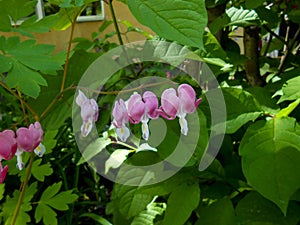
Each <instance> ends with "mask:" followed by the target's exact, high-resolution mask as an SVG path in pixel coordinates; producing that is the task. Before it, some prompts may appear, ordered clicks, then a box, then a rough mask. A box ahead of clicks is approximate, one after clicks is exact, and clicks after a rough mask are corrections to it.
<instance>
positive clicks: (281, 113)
mask: <svg viewBox="0 0 300 225" xmlns="http://www.w3.org/2000/svg"><path fill="white" fill-rule="evenodd" d="M299 104H300V98H299V99H297V100H296V101H294V102H292V103H291V104H289V105H288V106H287V107H286V108H284V109H282V110H280V111H279V112H278V113H277V114H276V118H281V117H287V116H288V115H290V113H291V112H293V111H294V109H296V108H297V106H298V105H299Z"/></svg>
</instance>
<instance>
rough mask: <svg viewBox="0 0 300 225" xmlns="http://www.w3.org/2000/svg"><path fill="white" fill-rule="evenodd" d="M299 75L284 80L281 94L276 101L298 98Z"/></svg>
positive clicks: (299, 95) (299, 94)
mask: <svg viewBox="0 0 300 225" xmlns="http://www.w3.org/2000/svg"><path fill="white" fill-rule="evenodd" d="M299 87H300V76H298V77H295V78H292V79H290V80H288V81H287V82H286V84H284V85H283V87H282V92H283V94H282V96H281V98H280V99H279V101H278V103H280V102H283V101H287V100H296V99H299V98H300V90H299Z"/></svg>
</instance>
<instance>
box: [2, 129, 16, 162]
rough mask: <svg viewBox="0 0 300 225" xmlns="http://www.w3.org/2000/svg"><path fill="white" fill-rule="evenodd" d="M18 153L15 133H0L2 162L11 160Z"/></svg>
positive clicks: (8, 131) (10, 131)
mask: <svg viewBox="0 0 300 225" xmlns="http://www.w3.org/2000/svg"><path fill="white" fill-rule="evenodd" d="M16 151H17V141H16V139H15V133H14V132H13V131H12V130H4V131H2V132H0V161H1V160H2V159H5V160H10V159H12V158H13V157H14V155H15V153H16Z"/></svg>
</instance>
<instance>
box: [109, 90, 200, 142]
mask: <svg viewBox="0 0 300 225" xmlns="http://www.w3.org/2000/svg"><path fill="white" fill-rule="evenodd" d="M200 102H201V98H200V99H197V98H196V93H195V90H194V89H193V88H192V87H191V86H190V85H188V84H181V85H179V87H178V88H177V90H175V89H174V88H168V89H166V90H165V91H164V92H163V93H162V96H161V106H160V107H159V104H158V99H157V97H156V95H155V94H154V93H153V92H151V91H146V92H144V93H143V95H142V96H141V95H140V94H138V93H133V94H132V95H131V96H130V98H129V99H128V100H127V101H126V102H125V101H124V100H123V99H119V100H117V101H116V102H115V104H114V108H113V111H112V115H113V118H114V119H113V122H112V124H113V126H114V127H115V128H116V133H117V135H118V137H119V138H120V139H121V141H126V140H127V138H128V137H129V136H130V130H129V129H128V127H127V126H126V125H127V123H132V124H137V123H140V122H141V123H142V136H143V139H144V140H148V138H149V128H148V122H149V120H150V119H157V118H158V117H159V116H162V117H163V118H166V119H168V120H173V119H175V118H176V117H178V118H179V124H180V127H181V133H182V134H183V135H187V133H188V123H187V121H186V119H185V117H186V115H187V114H191V113H194V112H195V111H196V108H197V106H198V105H199V104H200Z"/></svg>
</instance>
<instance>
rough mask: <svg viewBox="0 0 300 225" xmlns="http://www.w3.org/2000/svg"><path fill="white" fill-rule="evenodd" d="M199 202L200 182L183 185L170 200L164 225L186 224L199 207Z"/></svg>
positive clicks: (172, 194)
mask: <svg viewBox="0 0 300 225" xmlns="http://www.w3.org/2000/svg"><path fill="white" fill-rule="evenodd" d="M199 200H200V188H199V184H198V182H195V183H183V184H181V185H180V186H178V187H177V188H176V189H175V190H174V191H173V192H172V193H171V194H170V196H169V198H168V201H167V209H166V212H165V217H164V221H163V224H164V225H182V224H184V223H185V222H186V221H187V220H188V218H189V216H190V215H191V214H192V212H193V210H194V209H195V208H196V207H197V206H198V204H199Z"/></svg>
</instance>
